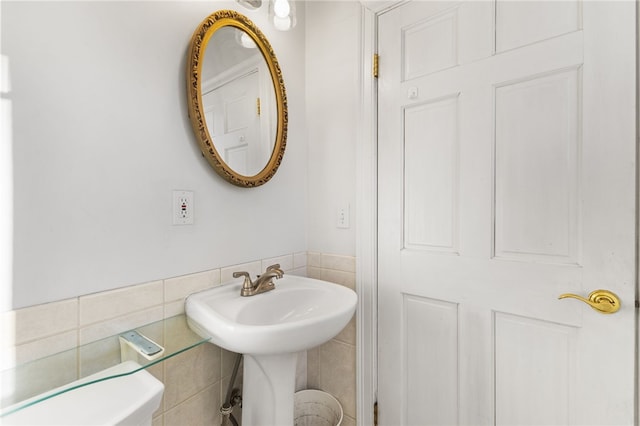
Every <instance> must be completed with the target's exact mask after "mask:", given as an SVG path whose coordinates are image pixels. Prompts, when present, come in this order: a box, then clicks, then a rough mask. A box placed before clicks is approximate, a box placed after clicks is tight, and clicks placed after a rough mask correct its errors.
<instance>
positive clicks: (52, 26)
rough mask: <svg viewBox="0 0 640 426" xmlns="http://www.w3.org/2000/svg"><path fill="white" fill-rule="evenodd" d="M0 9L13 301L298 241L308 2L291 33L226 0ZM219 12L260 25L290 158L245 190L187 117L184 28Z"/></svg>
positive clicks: (262, 252) (124, 281)
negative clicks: (279, 85) (176, 212)
mask: <svg viewBox="0 0 640 426" xmlns="http://www.w3.org/2000/svg"><path fill="white" fill-rule="evenodd" d="M1 7H2V11H1V12H2V14H1V15H2V54H3V55H6V56H7V57H8V58H9V63H10V67H11V69H10V72H11V74H10V75H11V92H10V93H9V94H8V96H6V97H7V98H8V99H9V101H10V103H11V107H12V116H11V120H10V122H7V121H6V120H4V121H3V122H2V126H5V127H6V126H10V127H11V129H12V134H13V136H12V138H11V140H8V141H7V140H3V141H2V143H3V144H7V143H8V144H10V145H12V150H13V182H14V186H13V190H14V200H13V204H14V210H13V211H14V214H13V216H14V229H13V230H14V237H13V238H14V242H13V256H14V261H13V283H12V285H11V288H12V292H13V296H12V299H13V303H12V304H11V305H10V306H8V307H9V308H11V307H13V308H19V307H24V306H29V305H34V304H39V303H44V302H49V301H54V300H61V299H65V298H69V297H75V296H79V295H84V294H89V293H94V292H98V291H104V290H108V289H112V288H116V287H121V286H126V285H131V284H136V283H141V282H147V281H152V280H155V279H160V278H166V277H171V276H178V275H183V274H188V273H194V272H198V271H202V270H209V269H212V268H216V267H219V266H221V265H230V264H236V263H242V262H246V261H250V260H254V259H260V258H265V257H272V256H277V255H279V254H284V253H292V252H298V251H303V250H306V249H307V242H306V236H305V229H306V222H305V213H306V211H307V210H306V205H305V204H306V191H307V184H306V176H307V170H306V169H307V151H306V141H305V137H306V129H305V95H304V93H305V86H304V53H303V52H304V48H305V45H304V40H305V36H304V26H305V25H304V24H305V22H304V5H303V4H299V5H298V15H299V16H298V26H297V27H296V28H295V29H294V30H293V31H291V32H288V33H282V32H277V31H275V30H274V29H273V28H272V27H271V26H270V25H269V24H268V23H267V22H266V18H265V17H264V14H263V13H258V12H249V11H246V10H244V9H242V8H240V7H239V6H237V3H235V2H220V1H218V2H216V1H207V2H201V1H196V2H188V1H180V2H166V1H149V2H51V1H46V2H18V1H17V2H7V1H3V2H2V4H1ZM224 8H234V9H238V10H240V11H241V12H242V13H244V14H246V15H247V16H248V17H249V18H250V19H252V20H254V22H255V23H256V24H258V26H260V27H261V29H262V30H263V31H264V33H265V35H266V36H267V37H268V38H269V40H270V42H271V43H272V46H273V48H274V50H275V52H276V54H277V56H278V60H279V63H280V66H281V68H282V71H283V74H284V78H285V84H286V88H287V95H288V104H289V135H288V143H287V151H286V153H285V156H284V161H283V163H282V165H281V167H280V169H279V171H278V173H277V174H276V175H275V177H274V178H273V179H272V181H270V182H269V183H267V184H266V185H264V186H262V187H259V188H255V189H243V188H238V187H234V186H232V185H230V184H228V183H226V182H225V181H223V180H222V179H221V178H219V177H218V176H217V175H216V174H215V173H214V172H213V170H212V169H211V168H210V167H209V166H208V164H207V163H206V161H205V160H204V158H202V156H201V154H200V152H199V151H198V148H197V144H196V141H195V139H194V137H193V133H192V130H191V127H190V124H189V120H188V117H187V108H186V90H185V87H186V79H185V63H186V62H185V58H186V52H187V48H188V44H189V40H190V38H191V34H192V33H193V31H194V30H195V28H196V27H197V26H198V24H199V23H200V22H201V21H202V19H204V18H205V17H206V16H207V15H208V14H210V13H212V12H214V11H215V10H218V9H224ZM330 130H331V129H330V128H326V129H325V131H330ZM2 134H5V133H2ZM2 152H5V150H3V151H2ZM327 154H328V153H327ZM331 154H332V155H339V153H335V152H332V153H331ZM347 155H348V154H347ZM3 164H4V163H3ZM318 172H320V171H318V170H315V171H312V173H311V174H312V175H313V174H314V173H318ZM175 189H184V190H192V191H194V192H195V202H194V205H195V224H194V225H192V226H173V225H172V224H171V212H172V210H171V192H172V190H175ZM350 196H351V194H350V193H349V194H344V198H348V197H350ZM5 285H6V284H5ZM3 294H4V293H3ZM5 304H6V303H5ZM3 307H6V306H3Z"/></svg>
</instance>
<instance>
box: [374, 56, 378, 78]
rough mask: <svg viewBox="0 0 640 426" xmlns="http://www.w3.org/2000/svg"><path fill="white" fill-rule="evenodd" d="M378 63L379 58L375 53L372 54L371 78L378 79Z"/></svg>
mask: <svg viewBox="0 0 640 426" xmlns="http://www.w3.org/2000/svg"><path fill="white" fill-rule="evenodd" d="M379 62H380V57H379V56H378V54H377V53H374V54H373V77H374V78H378V65H379Z"/></svg>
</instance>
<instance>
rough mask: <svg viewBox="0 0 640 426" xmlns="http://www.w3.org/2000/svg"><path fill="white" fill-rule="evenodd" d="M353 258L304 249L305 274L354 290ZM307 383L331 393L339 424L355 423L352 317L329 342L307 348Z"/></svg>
mask: <svg viewBox="0 0 640 426" xmlns="http://www.w3.org/2000/svg"><path fill="white" fill-rule="evenodd" d="M355 271H356V261H355V258H354V257H352V256H336V255H332V254H322V253H314V252H309V253H308V261H307V275H308V276H309V277H311V278H319V279H322V280H325V281H331V282H334V283H337V284H341V285H344V286H346V287H349V288H351V289H352V290H354V291H355V285H356V273H355ZM307 387H308V388H309V389H320V390H323V391H325V392H328V393H330V394H332V395H333V396H335V397H336V398H337V399H338V401H340V404H341V405H342V410H343V411H344V418H343V420H342V426H355V425H356V319H355V316H354V317H353V318H352V319H351V322H350V323H349V324H348V325H347V326H346V327H345V328H344V330H342V332H341V333H340V334H338V335H337V336H336V337H335V338H333V339H332V340H330V341H329V342H327V343H325V344H324V345H321V346H319V347H317V348H314V349H311V350H309V351H307Z"/></svg>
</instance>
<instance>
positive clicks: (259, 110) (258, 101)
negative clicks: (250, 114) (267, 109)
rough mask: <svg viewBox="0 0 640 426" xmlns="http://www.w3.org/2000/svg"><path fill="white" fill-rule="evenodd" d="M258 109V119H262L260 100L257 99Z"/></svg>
mask: <svg viewBox="0 0 640 426" xmlns="http://www.w3.org/2000/svg"><path fill="white" fill-rule="evenodd" d="M256 107H257V111H258V117H260V113H261V112H262V111H261V109H260V98H258V99H256Z"/></svg>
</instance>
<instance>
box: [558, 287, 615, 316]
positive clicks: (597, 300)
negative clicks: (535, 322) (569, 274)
mask: <svg viewBox="0 0 640 426" xmlns="http://www.w3.org/2000/svg"><path fill="white" fill-rule="evenodd" d="M567 298H571V299H578V300H581V301H583V302H584V303H586V304H587V305H589V306H591V307H592V308H593V309H595V310H596V311H598V312H600V313H602V314H614V313H616V312H618V310H619V309H620V298H619V297H618V296H616V295H615V294H614V293H612V292H610V291H609V290H595V291H592V292H591V293H590V294H589V298H588V299H585V298H584V297H582V296H578V295H577V294H571V293H565V294H561V295H560V296H558V299H567Z"/></svg>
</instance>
